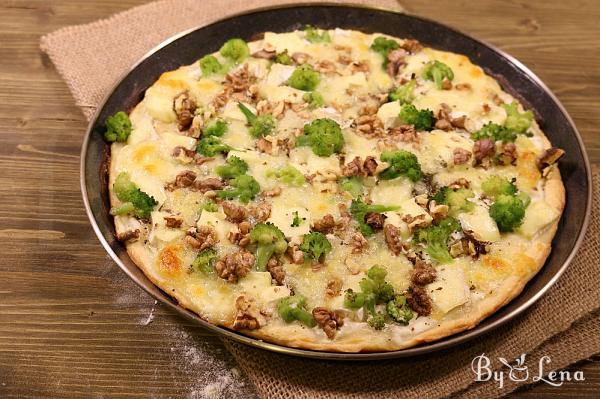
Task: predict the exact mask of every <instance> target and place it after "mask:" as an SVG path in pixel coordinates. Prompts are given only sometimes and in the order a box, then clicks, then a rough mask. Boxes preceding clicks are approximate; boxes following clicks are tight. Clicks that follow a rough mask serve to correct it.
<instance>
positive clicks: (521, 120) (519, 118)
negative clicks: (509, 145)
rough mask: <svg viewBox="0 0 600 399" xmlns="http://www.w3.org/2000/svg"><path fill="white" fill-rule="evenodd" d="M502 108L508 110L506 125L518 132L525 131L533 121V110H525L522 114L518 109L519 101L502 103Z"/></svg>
mask: <svg viewBox="0 0 600 399" xmlns="http://www.w3.org/2000/svg"><path fill="white" fill-rule="evenodd" d="M502 108H504V110H505V111H506V121H504V126H506V127H507V128H508V129H510V130H514V131H515V132H517V133H525V132H526V131H527V129H529V126H531V122H532V121H533V112H531V111H525V112H523V113H522V114H521V113H519V110H518V109H517V103H516V102H513V103H511V104H502Z"/></svg>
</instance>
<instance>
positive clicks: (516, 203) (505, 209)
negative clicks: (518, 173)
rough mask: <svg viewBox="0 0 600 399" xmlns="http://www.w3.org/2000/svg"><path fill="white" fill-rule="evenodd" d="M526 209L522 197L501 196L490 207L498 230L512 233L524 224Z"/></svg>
mask: <svg viewBox="0 0 600 399" xmlns="http://www.w3.org/2000/svg"><path fill="white" fill-rule="evenodd" d="M526 207H527V205H525V202H524V201H523V200H522V199H521V198H520V197H518V196H512V195H506V194H500V195H499V196H498V197H496V201H495V202H494V203H493V204H492V206H490V216H491V217H492V219H494V220H495V221H496V224H497V225H498V230H500V231H501V232H504V233H505V232H511V231H513V230H515V229H516V228H517V227H519V226H520V225H521V224H523V218H524V217H525V208H526Z"/></svg>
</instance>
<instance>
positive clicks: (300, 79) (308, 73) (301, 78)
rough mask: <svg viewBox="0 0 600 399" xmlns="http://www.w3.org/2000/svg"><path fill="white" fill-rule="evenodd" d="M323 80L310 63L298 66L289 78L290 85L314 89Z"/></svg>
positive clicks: (303, 88)
mask: <svg viewBox="0 0 600 399" xmlns="http://www.w3.org/2000/svg"><path fill="white" fill-rule="evenodd" d="M320 81H321V75H319V72H317V71H315V70H314V69H313V67H312V66H310V65H309V64H303V65H300V66H299V67H297V68H296V69H295V70H294V72H293V73H292V76H290V78H289V79H288V82H287V83H288V85H289V86H291V87H293V88H294V89H298V90H304V91H313V90H314V89H315V88H316V87H317V86H318V85H319V82H320Z"/></svg>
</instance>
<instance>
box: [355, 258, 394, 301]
mask: <svg viewBox="0 0 600 399" xmlns="http://www.w3.org/2000/svg"><path fill="white" fill-rule="evenodd" d="M386 276H387V270H385V269H384V268H383V267H381V266H379V265H374V266H372V267H371V268H370V269H369V270H367V277H368V279H363V280H361V282H360V283H359V285H360V287H361V289H362V290H363V292H373V293H374V294H375V302H376V303H385V302H388V301H391V300H392V299H393V298H394V287H392V285H391V284H390V283H388V282H387V281H385V277H386Z"/></svg>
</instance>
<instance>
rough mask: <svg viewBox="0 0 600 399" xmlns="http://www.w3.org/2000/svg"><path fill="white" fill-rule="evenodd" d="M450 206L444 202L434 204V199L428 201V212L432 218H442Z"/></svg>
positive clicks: (446, 214)
mask: <svg viewBox="0 0 600 399" xmlns="http://www.w3.org/2000/svg"><path fill="white" fill-rule="evenodd" d="M449 210H450V208H449V207H448V205H446V204H436V203H435V201H433V200H432V201H431V202H430V203H429V214H430V215H431V217H432V218H433V220H442V219H444V218H445V217H446V216H448V211H449Z"/></svg>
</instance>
